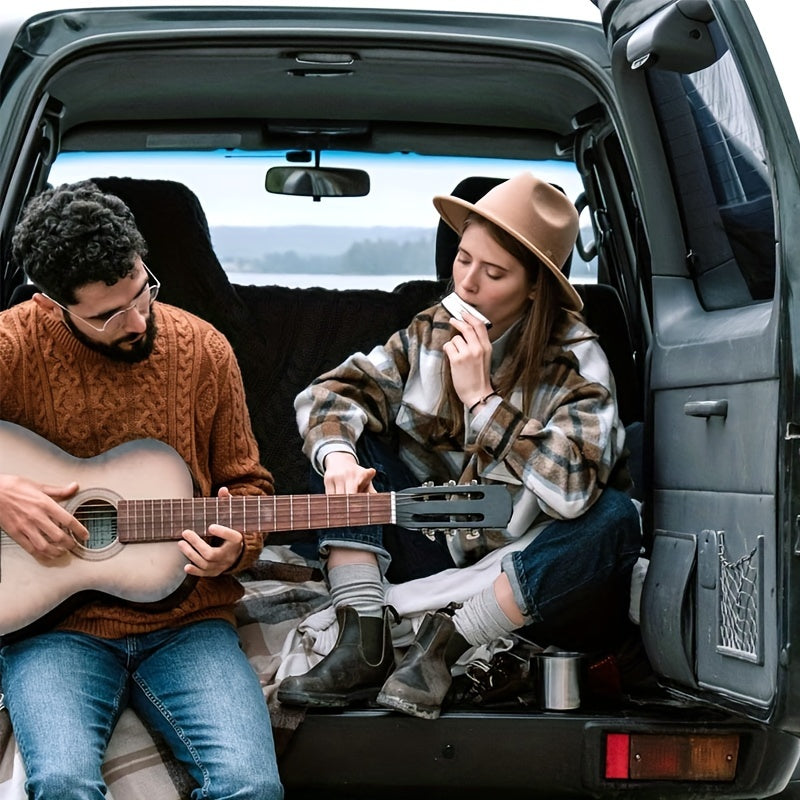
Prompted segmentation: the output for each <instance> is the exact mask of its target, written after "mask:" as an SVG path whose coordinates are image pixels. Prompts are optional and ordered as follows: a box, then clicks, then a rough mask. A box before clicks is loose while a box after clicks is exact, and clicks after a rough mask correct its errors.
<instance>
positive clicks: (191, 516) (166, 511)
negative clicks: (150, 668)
mask: <svg viewBox="0 0 800 800" xmlns="http://www.w3.org/2000/svg"><path fill="white" fill-rule="evenodd" d="M0 472H5V473H11V474H15V475H22V476H24V477H27V478H31V479H32V480H36V481H39V482H41V483H45V484H53V485H63V484H66V483H69V482H71V481H77V482H78V485H79V491H78V492H77V493H76V494H75V495H74V496H73V497H71V498H70V499H69V500H68V501H66V502H65V503H64V504H63V505H64V507H65V508H66V509H67V510H68V511H70V513H72V514H73V515H74V516H75V517H76V518H77V519H78V520H79V521H80V522H81V523H82V524H83V525H84V526H85V527H86V528H87V530H88V531H89V534H90V537H89V540H88V541H87V542H86V543H85V544H78V545H77V546H76V547H75V548H74V550H72V551H70V552H68V553H65V554H64V555H62V556H60V557H59V558H57V559H55V560H52V561H48V562H41V561H38V560H37V559H35V558H34V557H33V556H31V555H30V554H29V553H27V552H26V551H25V550H23V549H22V547H20V546H19V545H18V544H17V543H16V542H15V541H14V540H13V539H12V538H11V537H10V536H9V535H8V534H7V533H6V532H5V531H0V635H5V634H8V633H11V632H14V631H18V630H20V629H22V628H24V627H26V626H28V625H31V624H32V623H34V622H35V621H37V620H39V619H40V618H42V617H43V616H44V615H46V614H49V613H50V612H53V611H54V610H55V609H58V608H59V607H60V606H61V605H62V604H63V603H65V601H67V600H69V599H70V598H73V597H74V596H76V595H78V594H79V593H83V592H86V591H92V592H99V593H101V594H104V595H110V596H112V597H115V598H117V599H120V600H124V601H127V602H130V603H137V604H155V603H158V602H159V601H163V600H164V599H165V598H168V597H169V596H170V595H172V594H173V593H175V592H177V590H178V589H179V588H180V587H181V585H182V584H183V582H184V580H185V579H186V574H185V573H184V570H183V568H184V566H185V564H186V563H187V562H186V558H185V556H184V555H183V554H182V553H181V551H180V549H179V548H178V546H177V544H176V542H177V540H179V539H181V534H182V532H183V531H184V530H186V529H189V530H194V531H196V532H197V533H198V534H200V535H203V533H204V532H205V531H206V530H207V529H208V526H209V525H211V524H212V523H218V524H220V525H224V526H226V527H229V528H233V529H235V530H238V531H243V532H245V531H248V532H254V531H257V532H262V533H265V534H268V533H270V532H272V531H296V530H308V529H314V528H335V527H340V526H363V525H375V524H396V525H399V526H401V527H404V528H413V529H421V530H425V531H426V532H430V531H431V530H452V529H481V528H502V527H504V526H505V525H506V524H507V522H508V520H509V518H510V516H511V496H510V495H509V493H508V490H507V489H506V488H505V486H501V485H486V486H484V485H480V484H474V485H446V486H422V487H419V488H411V489H405V490H403V491H400V492H388V493H383V494H353V495H326V494H320V495H269V496H253V497H231V498H207V497H202V498H196V497H193V496H192V485H193V483H192V477H191V474H190V472H189V469H188V467H187V466H186V463H185V462H184V460H183V459H182V458H181V457H180V455H179V454H178V453H177V452H176V451H175V450H174V449H173V448H171V447H170V446H169V445H167V444H165V443H164V442H160V441H157V440H155V439H138V440H136V441H131V442H126V443H125V444H122V445H119V446H117V447H114V448H112V449H110V450H108V451H107V452H105V453H102V454H100V455H97V456H94V457H93V458H85V459H84V458H76V457H75V456H72V455H70V454H69V453H66V452H65V451H63V450H62V449H60V448H59V447H57V446H56V445H54V444H52V443H51V442H48V441H47V440H46V439H43V438H42V437H41V436H38V435H37V434H35V433H33V432H31V431H29V430H27V429H26V428H23V427H21V426H19V425H16V424H14V423H10V422H2V421H0Z"/></svg>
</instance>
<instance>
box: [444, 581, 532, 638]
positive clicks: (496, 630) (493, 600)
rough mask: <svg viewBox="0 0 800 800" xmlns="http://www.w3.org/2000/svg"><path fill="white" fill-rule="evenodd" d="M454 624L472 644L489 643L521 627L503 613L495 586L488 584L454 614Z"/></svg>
mask: <svg viewBox="0 0 800 800" xmlns="http://www.w3.org/2000/svg"><path fill="white" fill-rule="evenodd" d="M453 624H454V625H455V626H456V630H457V631H458V632H459V633H460V634H461V635H462V636H463V637H464V638H465V639H466V640H467V641H468V642H469V643H470V644H472V645H481V644H489V642H493V641H494V640H495V639H499V638H500V637H501V636H506V635H507V634H509V633H511V631H513V630H516V629H517V628H518V627H520V626H519V625H516V624H515V623H513V622H512V621H511V620H510V619H509V618H508V617H507V616H506V615H505V613H503V609H502V608H500V604H499V603H498V602H497V597H495V594H494V586H487V587H486V588H485V589H484V590H483V591H481V592H478V594H475V595H473V596H472V597H470V598H469V599H468V600H466V601H465V602H464V605H463V606H461V608H459V609H458V610H457V611H456V613H455V614H454V615H453Z"/></svg>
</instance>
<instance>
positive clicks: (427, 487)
mask: <svg viewBox="0 0 800 800" xmlns="http://www.w3.org/2000/svg"><path fill="white" fill-rule="evenodd" d="M433 485H434V484H433V481H423V482H422V486H423V487H424V488H425V489H430V488H431V486H433Z"/></svg>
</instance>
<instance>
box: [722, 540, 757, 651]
mask: <svg viewBox="0 0 800 800" xmlns="http://www.w3.org/2000/svg"><path fill="white" fill-rule="evenodd" d="M758 554H759V547H758V544H756V546H755V547H754V548H753V549H752V550H751V551H750V552H749V553H748V554H747V555H744V556H742V557H741V558H738V559H737V560H736V561H729V560H728V559H727V558H726V557H725V539H724V536H723V534H722V532H721V531H720V533H719V582H720V592H719V611H720V614H719V620H720V624H719V628H720V629H719V648H718V649H719V651H720V652H723V653H725V654H726V655H730V656H734V657H737V658H743V659H746V660H748V661H758V660H759V658H760V651H759V638H758V632H759V625H758V620H759V603H758V600H759V558H758Z"/></svg>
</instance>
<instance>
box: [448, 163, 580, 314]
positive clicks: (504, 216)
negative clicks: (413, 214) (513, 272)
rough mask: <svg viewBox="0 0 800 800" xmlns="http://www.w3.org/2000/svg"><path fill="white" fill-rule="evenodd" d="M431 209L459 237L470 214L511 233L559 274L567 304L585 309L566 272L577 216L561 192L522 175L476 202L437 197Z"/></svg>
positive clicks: (527, 174) (577, 309) (544, 182)
mask: <svg viewBox="0 0 800 800" xmlns="http://www.w3.org/2000/svg"><path fill="white" fill-rule="evenodd" d="M433 205H434V206H436V210H437V211H438V212H439V214H440V215H441V217H442V219H443V220H444V221H445V222H446V223H447V224H448V225H449V226H450V227H451V228H452V229H453V230H454V231H455V232H456V233H458V234H459V235H460V234H461V232H462V229H463V227H464V220H465V219H466V218H467V216H468V215H469V214H470V213H475V214H477V215H478V216H481V217H483V218H484V219H488V220H489V221H490V222H493V223H494V224H495V225H497V226H498V227H500V228H502V229H503V230H504V231H506V233H509V234H511V236H513V237H514V238H515V239H517V240H518V241H519V242H521V243H522V244H523V245H524V246H525V247H527V248H528V249H529V250H530V251H531V252H532V253H533V254H534V255H535V256H537V257H538V258H539V259H540V260H541V262H542V263H543V264H544V265H545V266H546V267H548V268H549V269H550V270H551V271H552V273H553V274H554V275H555V276H556V278H557V279H558V283H559V286H560V287H561V291H562V294H563V295H564V301H565V306H566V307H567V308H572V309H575V310H576V311H580V310H581V309H582V308H583V301H582V300H581V298H580V295H579V294H578V293H577V292H576V291H575V287H573V286H572V284H571V283H570V282H569V280H567V277H566V276H565V275H564V273H563V271H562V270H563V268H564V264H565V263H566V262H567V259H568V258H569V255H570V253H571V252H572V248H573V247H574V246H575V240H576V239H577V237H578V212H577V210H576V209H575V206H574V205H573V204H572V203H571V202H570V200H569V198H568V197H567V196H566V195H565V194H564V193H563V192H561V191H559V190H558V189H556V188H555V187H554V186H551V185H550V184H549V183H547V182H546V181H542V180H539V179H538V178H536V177H534V176H533V175H531V173H530V172H523V173H522V174H521V175H517V176H516V177H514V178H509V179H508V180H507V181H503V183H500V184H498V185H497V186H495V187H494V188H493V189H490V190H489V191H488V192H487V193H486V194H485V195H484V196H483V197H482V198H481V199H480V200H478V201H477V202H476V203H474V204H473V203H468V202H467V201H466V200H462V199H461V198H459V197H453V196H451V195H444V196H442V195H437V196H436V197H434V198H433Z"/></svg>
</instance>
